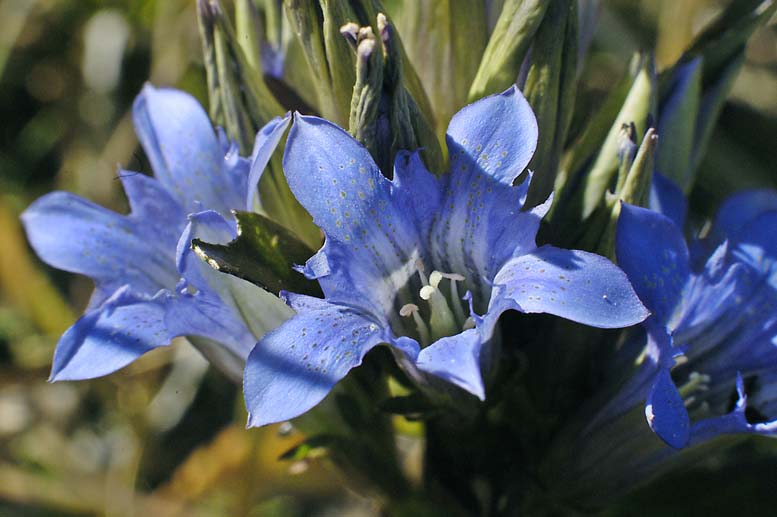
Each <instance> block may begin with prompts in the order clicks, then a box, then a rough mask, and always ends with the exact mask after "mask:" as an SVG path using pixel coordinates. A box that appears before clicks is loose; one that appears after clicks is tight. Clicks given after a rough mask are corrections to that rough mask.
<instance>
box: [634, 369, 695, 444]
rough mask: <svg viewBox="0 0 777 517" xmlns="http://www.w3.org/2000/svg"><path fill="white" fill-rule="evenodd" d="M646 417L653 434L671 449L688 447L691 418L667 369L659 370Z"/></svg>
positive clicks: (651, 391) (648, 399)
mask: <svg viewBox="0 0 777 517" xmlns="http://www.w3.org/2000/svg"><path fill="white" fill-rule="evenodd" d="M645 417H646V418H647V421H648V424H649V425H650V428H651V429H652V430H653V432H655V433H656V434H657V435H658V437H659V438H661V439H662V440H664V441H665V442H666V443H667V445H669V446H670V447H673V448H675V449H682V448H683V447H685V446H686V445H688V441H689V440H690V433H691V431H690V428H691V421H690V417H689V416H688V411H687V410H686V409H685V402H683V398H682V397H681V396H680V392H679V391H677V386H675V384H674V382H673V381H672V376H671V375H670V373H669V369H667V368H661V370H659V372H658V375H657V376H656V381H655V383H654V384H653V386H652V388H651V389H650V393H649V394H648V397H647V402H646V404H645Z"/></svg>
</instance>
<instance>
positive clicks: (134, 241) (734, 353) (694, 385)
mask: <svg viewBox="0 0 777 517" xmlns="http://www.w3.org/2000/svg"><path fill="white" fill-rule="evenodd" d="M476 3H477V2H474V3H473V5H474V4H476ZM585 3H586V2H574V1H571V2H567V1H558V2H557V1H554V2H523V3H521V2H505V3H504V6H503V8H502V10H501V14H499V16H498V17H497V16H494V18H498V20H497V22H496V24H495V25H494V24H490V25H493V26H490V25H489V22H488V16H486V13H487V11H490V10H491V9H492V6H490V2H485V3H484V4H483V5H482V6H481V7H484V9H483V10H482V12H481V15H482V19H475V18H473V19H472V20H469V19H465V18H466V17H462V16H461V12H458V11H457V12H453V11H450V12H449V11H448V8H447V7H445V8H443V7H440V8H439V9H434V10H430V11H434V17H437V16H442V18H444V20H443V22H444V23H443V22H441V23H440V24H439V25H440V26H445V27H450V30H448V31H444V32H445V34H446V35H447V36H446V38H447V39H448V40H449V41H446V42H444V44H440V45H439V47H440V48H439V49H438V48H436V47H435V48H432V47H434V45H432V47H429V46H428V45H427V43H428V42H427V40H426V39H425V38H423V37H420V36H419V34H420V33H421V32H423V31H420V30H417V31H416V32H413V31H410V32H409V33H406V34H408V35H409V36H410V39H409V41H408V44H407V45H406V46H405V45H403V43H402V42H401V41H400V39H399V34H400V32H401V31H400V30H399V29H398V28H397V27H395V26H394V25H393V22H392V21H391V17H390V16H387V14H386V13H381V12H379V8H378V6H379V2H377V3H376V2H362V1H361V0H359V1H354V2H338V1H332V2H323V1H322V2H319V3H315V2H313V3H308V2H284V3H283V9H284V10H285V11H286V14H287V15H288V19H287V22H288V26H286V25H287V24H286V22H281V21H280V20H281V19H282V18H279V17H277V16H275V15H278V14H279V12H276V11H277V10H278V8H279V6H280V5H281V3H280V2H277V3H276V2H268V3H267V5H266V6H265V7H266V11H262V13H261V15H260V13H259V12H254V11H253V10H252V9H254V8H255V7H256V6H255V5H254V4H253V3H251V2H246V3H239V6H238V7H239V8H238V9H236V12H237V13H243V14H242V15H245V16H248V17H249V18H250V22H248V21H246V20H247V19H243V20H242V21H243V22H244V23H239V24H238V31H235V30H234V29H233V28H232V25H231V23H232V22H231V20H230V17H229V16H226V15H225V13H224V11H223V10H222V8H221V7H220V5H219V2H217V1H216V0H208V1H205V0H201V1H199V2H198V3H197V8H198V15H199V17H200V29H201V33H202V36H203V50H204V53H205V60H204V61H205V65H206V72H207V74H208V89H209V96H210V103H211V116H212V117H213V118H214V120H211V119H210V118H209V116H208V115H207V114H206V113H205V111H204V110H203V108H202V107H201V106H200V105H199V104H198V103H197V101H196V100H194V98H193V97H191V96H190V95H188V94H186V93H184V92H181V91H177V90H172V89H165V88H159V89H157V88H154V87H152V86H146V87H144V89H143V91H142V92H141V93H140V95H139V96H138V97H137V99H136V100H135V104H134V107H133V116H134V122H135V126H136V130H137V134H138V138H139V140H140V143H141V145H142V147H143V150H144V151H145V153H146V155H147V156H148V159H149V161H150V163H151V166H152V168H153V173H154V177H152V176H150V175H146V174H144V173H143V171H141V172H132V171H125V170H120V171H119V173H118V176H119V179H120V180H121V183H122V185H123V187H124V191H125V193H126V196H127V199H128V202H129V207H130V213H129V214H128V215H120V214H117V213H114V212H111V211H108V210H106V209H104V208H102V207H100V206H97V205H95V204H94V203H91V202H90V201H87V200H85V199H82V198H80V197H77V196H75V195H73V194H70V193H66V192H54V193H51V194H48V195H46V196H44V197H42V198H41V199H39V200H37V201H35V202H34V203H33V204H32V205H31V206H30V207H29V208H28V209H27V210H26V211H25V212H24V213H23V215H22V223H23V225H24V227H25V229H26V231H27V235H28V238H29V241H30V243H31V245H32V247H33V249H34V250H35V251H36V252H37V254H38V255H39V256H40V257H41V259H42V260H43V261H44V262H46V263H48V264H50V265H51V266H54V267H56V268H59V269H62V270H65V271H69V272H73V273H78V274H82V275H86V276H88V277H90V278H91V279H92V280H94V283H95V290H94V293H93V295H92V298H91V300H90V302H89V305H88V307H87V308H86V311H85V313H84V315H83V316H82V317H81V318H79V319H78V321H76V322H75V324H74V325H73V326H72V327H71V328H69V329H68V330H67V331H66V332H65V333H64V335H63V336H62V337H61V338H60V340H59V343H58V344H57V348H56V352H55V355H54V361H53V367H52V373H51V380H52V381H60V380H78V379H87V378H94V377H98V376H103V375H107V374H110V373H112V372H115V371H116V370H118V369H120V368H122V367H124V366H126V365H128V364H129V363H131V362H132V361H134V360H135V359H137V358H138V357H140V356H141V355H143V354H144V353H146V352H148V351H150V350H152V349H155V348H157V347H160V346H166V345H169V344H170V343H171V341H172V340H173V339H174V338H177V337H185V338H186V339H187V340H189V341H190V342H191V343H192V344H193V345H194V346H195V347H196V348H197V349H198V350H199V351H200V352H201V353H202V354H203V355H204V356H205V357H206V358H207V359H208V360H209V361H211V362H212V363H213V364H214V365H215V366H216V367H218V368H219V369H221V370H222V371H223V372H224V373H225V374H226V375H227V376H229V377H230V379H231V380H233V381H234V382H236V383H242V386H243V395H244V400H245V405H246V407H247V410H248V426H249V427H251V426H264V425H269V424H274V423H280V422H285V421H288V420H292V419H294V425H296V426H298V427H299V428H300V429H302V430H303V432H304V433H306V434H307V435H308V436H307V437H306V441H305V442H303V443H302V444H301V445H300V446H299V447H298V448H296V449H295V450H293V451H290V453H289V454H287V455H286V456H287V457H294V458H295V459H299V458H304V459H306V458H307V457H308V456H306V454H307V455H309V454H310V451H311V450H313V449H326V450H327V451H328V452H330V453H331V454H330V457H331V458H333V459H334V462H335V463H336V464H338V465H339V466H340V467H343V468H344V470H346V471H347V472H349V474H350V473H354V474H355V476H354V477H358V478H359V481H364V480H366V481H367V482H368V483H369V486H370V488H371V489H374V490H375V493H376V494H377V495H378V497H379V498H380V499H381V500H382V501H383V502H387V504H386V507H387V508H389V507H390V508H392V509H396V508H416V506H415V505H419V506H418V508H420V509H422V510H429V511H427V512H426V513H431V509H432V508H431V507H432V506H433V507H434V510H438V508H437V506H439V507H445V508H446V509H449V510H450V513H453V514H474V513H478V512H480V513H482V514H489V515H491V514H494V515H512V514H517V513H526V514H531V515H535V514H543V515H545V514H547V515H551V514H552V515H557V514H564V512H567V511H573V510H574V511H578V510H581V509H584V510H587V509H599V508H601V507H604V506H606V505H607V504H609V503H610V502H612V501H616V500H617V499H618V498H619V497H622V496H623V494H625V493H628V492H629V491H630V490H632V489H634V488H635V487H637V486H639V485H642V484H644V483H646V482H647V481H649V480H650V479H651V478H652V477H654V476H655V475H657V474H659V473H662V472H665V471H668V470H670V469H671V468H672V467H675V466H678V465H682V466H687V465H690V464H692V462H693V461H695V460H696V459H698V456H699V454H698V452H699V451H700V450H701V448H700V447H699V446H700V445H716V444H718V443H720V440H716V439H717V438H718V437H720V436H722V435H731V434H739V435H774V434H776V433H777V242H775V240H774V239H773V237H772V236H773V235H774V234H775V232H777V193H775V192H771V191H766V190H758V191H747V192H743V193H740V194H737V195H735V196H733V197H731V198H729V199H728V200H727V201H726V202H725V203H724V204H723V206H722V207H721V208H720V210H719V212H718V213H717V216H716V217H715V218H714V221H713V222H712V223H710V224H699V221H700V220H701V218H702V217H703V215H704V212H705V211H706V209H699V207H698V206H696V205H692V206H691V207H690V208H689V206H687V202H686V197H687V193H688V192H690V190H691V189H692V188H693V182H694V180H695V176H696V173H697V170H698V168H699V167H698V166H699V163H700V160H701V158H702V156H703V155H704V151H705V149H706V146H707V144H708V143H709V140H710V135H711V134H712V133H711V132H712V128H713V126H714V121H715V119H716V117H717V116H718V114H719V113H720V110H721V107H722V105H723V101H724V99H725V95H726V92H727V91H728V89H729V88H730V86H731V83H732V80H731V79H732V77H733V73H734V72H735V71H736V67H737V66H738V65H739V63H740V62H741V59H740V58H741V55H742V54H741V53H742V48H744V41H746V39H747V37H749V34H750V33H751V32H752V30H754V27H755V26H757V24H758V23H760V22H761V21H763V20H765V19H768V16H770V15H771V13H774V12H775V11H776V10H777V4H774V3H768V2H764V4H767V3H768V4H769V5H768V6H765V7H763V8H759V9H756V10H754V11H753V12H751V13H747V16H744V17H743V13H745V12H746V11H747V9H745V8H733V7H732V8H731V9H730V10H727V11H726V12H725V13H724V18H725V19H728V20H734V21H736V23H733V22H732V27H735V28H736V30H734V29H732V32H730V33H729V32H726V31H722V32H721V31H719V30H718V29H719V28H720V27H724V25H720V26H719V27H718V26H715V27H717V29H715V30H710V31H709V32H705V33H703V34H702V35H701V36H700V37H699V39H698V42H697V44H696V45H694V46H693V47H692V49H691V50H689V52H688V54H687V55H685V56H683V58H682V59H681V60H679V61H678V63H676V64H675V65H674V66H672V67H671V68H669V69H668V71H667V73H666V74H665V75H664V76H662V77H661V84H660V86H661V87H660V88H659V77H658V76H657V75H656V72H655V65H654V62H653V60H652V58H650V56H648V55H641V56H637V57H636V58H635V60H634V63H633V66H632V69H631V70H630V72H629V74H627V76H626V77H625V79H624V81H623V82H622V83H621V84H619V85H618V86H617V87H616V88H613V91H612V92H611V97H610V99H608V100H607V102H606V103H604V105H603V106H601V110H600V109H599V108H598V107H597V108H596V109H594V110H589V109H588V107H586V106H583V107H579V106H577V107H575V109H573V107H572V106H573V105H574V104H575V102H573V98H574V97H575V96H576V88H577V86H578V77H579V76H580V74H579V73H578V72H579V70H578V63H577V59H578V56H579V49H580V48H581V47H582V48H584V47H585V46H586V42H585V40H586V39H587V38H588V37H587V36H585V33H587V32H590V29H591V26H590V25H591V20H587V21H586V19H583V20H582V22H581V23H579V22H578V20H579V18H578V13H577V9H578V8H582V6H583V4H585ZM276 4H277V5H276ZM400 4H402V5H403V6H404V7H405V8H406V10H407V12H411V15H410V16H409V18H410V19H412V20H413V23H419V24H421V22H422V21H423V20H422V18H423V16H421V14H420V11H418V12H416V11H413V9H421V10H424V9H426V8H422V7H418V6H416V4H419V5H420V4H424V3H423V2H404V3H401V2H400ZM485 4H489V5H488V7H486V6H485ZM500 5H501V4H500ZM589 7H590V6H589ZM451 9H453V8H452V7H451ZM438 11H439V12H438ZM413 12H415V16H414V15H413V14H412V13H413ZM446 12H447V15H445V16H448V17H447V18H446V17H445V16H443V14H445V13H446ZM440 13H443V14H440ZM492 14H495V13H492ZM254 15H256V16H254ZM589 15H590V13H589ZM430 16H432V15H431V14H430ZM584 18H589V17H584ZM260 19H263V20H264V22H267V23H270V22H272V23H275V22H277V26H274V27H273V30H265V31H257V33H256V34H254V33H253V32H252V29H251V27H252V26H253V24H254V22H256V23H259V20H260ZM403 21H404V23H405V24H408V21H407V19H404V20H403ZM357 22H358V23H357ZM478 24H480V25H479V26H480V27H481V29H482V31H486V32H488V33H490V34H491V36H490V39H489V41H488V43H486V40H485V39H484V38H482V36H483V34H480V35H479V36H481V38H480V39H481V40H482V41H481V43H482V45H481V47H482V48H480V49H479V50H477V49H474V50H473V49H470V48H468V46H467V45H466V44H465V45H461V42H460V41H453V39H454V37H457V36H458V34H459V32H457V31H459V30H461V31H465V32H466V34H468V35H469V36H470V37H472V38H473V45H474V42H475V39H476V37H477V36H478V29H477V26H478ZM319 25H321V27H319ZM421 25H423V24H421ZM421 25H419V27H420V26H421ZM406 26H407V25H406ZM410 26H414V25H413V24H410ZM433 26H434V25H430V26H429V27H433ZM336 27H340V31H337V30H333V29H334V28H336ZM400 27H401V22H400ZM456 27H458V28H456ZM486 29H487V30H486ZM289 30H291V31H292V32H293V33H294V34H291V33H289V34H286V32H288V31H289ZM748 31H750V32H748ZM448 33H450V34H448ZM294 35H295V36H296V37H297V39H298V40H299V41H296V40H295V41H296V43H293V42H292V39H291V38H290V36H294ZM243 36H246V37H245V38H243ZM435 38H436V36H434V37H431V36H430V37H429V41H433V40H435ZM721 41H722V42H723V44H721ZM732 42H733V43H732ZM438 43H439V42H438ZM254 44H256V45H254ZM292 44H295V45H296V44H299V45H298V46H297V47H292V46H291V45H292ZM292 48H293V49H294V52H295V53H300V52H301V57H302V58H304V59H305V60H306V61H307V63H306V65H307V68H306V69H305V70H304V71H300V70H288V69H287V66H292V67H293V66H296V65H295V64H294V63H297V62H298V61H299V59H300V56H292V55H291V54H289V56H287V55H286V52H287V51H289V52H291V51H292ZM733 48H736V49H737V50H736V52H734V51H733V50H732V49H733ZM408 49H409V50H408ZM440 49H444V52H443V51H441V50H440ZM472 52H474V54H473V55H474V58H472V59H474V60H471V59H470V57H471V56H470V53H472ZM721 52H722V53H723V54H721V55H717V53H721ZM440 53H443V54H445V56H446V59H447V61H445V63H446V64H445V66H440V63H437V62H434V63H433V65H434V66H432V65H431V64H430V63H429V62H427V61H426V57H427V54H429V55H436V54H440ZM410 54H412V55H413V56H414V58H415V59H416V61H415V62H413V61H414V60H413V59H409V58H408V56H409V55H410ZM287 57H288V58H289V59H288V60H287V59H286V58H287ZM292 57H293V59H292ZM481 57H482V60H481V61H480V64H479V65H477V60H478V59H480V58H481ZM470 61H472V62H471V63H470ZM418 63H425V64H426V65H427V66H420V67H419V66H418ZM449 65H450V66H449ZM453 65H456V66H453ZM473 65H474V66H473ZM414 66H415V67H417V68H418V70H416V69H414ZM288 72H293V73H291V74H290V73H288ZM297 74H300V75H299V77H298V76H297ZM305 74H307V75H305ZM300 77H303V79H302V80H301V82H299V83H295V81H296V80H297V79H299V78H300ZM516 78H517V80H516ZM424 81H425V82H426V83H427V84H422V83H423V82H424ZM448 82H450V83H452V84H451V89H450V91H446V92H441V93H439V94H434V95H429V92H428V91H426V90H428V89H429V84H446V83H448ZM308 85H311V86H312V91H310V92H308V91H305V90H303V89H302V88H305V87H307V86H308ZM300 92H301V93H303V94H304V95H302V96H300V95H298V93H300ZM498 92H502V93H498ZM583 98H585V97H583ZM578 104H580V103H579V102H578ZM578 108H579V109H578ZM295 109H296V110H297V111H296V112H294V114H293V115H291V114H290V112H292V111H294V110H295ZM287 110H288V113H287V114H286V115H285V116H282V117H278V116H276V115H278V114H281V113H284V112H286V111H287ZM300 112H304V113H305V114H301V113H300ZM591 112H594V115H593V116H592V119H591V120H588V121H586V120H584V119H585V118H586V115H588V114H589V113H591ZM312 114H318V115H322V116H317V115H312ZM273 117H275V118H273ZM654 122H655V124H654ZM214 123H217V124H222V125H223V126H224V127H225V128H226V129H225V130H222V129H221V128H216V129H214ZM446 124H447V129H446ZM576 126H580V127H576ZM251 149H253V151H252V152H251ZM249 152H250V154H251V155H250V156H245V155H247V154H249ZM241 154H242V156H241ZM266 171H267V172H266ZM686 219H689V220H690V221H691V223H687V222H686ZM686 232H687V233H686ZM686 235H692V236H693V237H692V238H690V239H688V240H687V239H686ZM316 248H318V249H317V251H315V249H316ZM574 248H579V249H574ZM508 312H509V313H510V314H509V315H507V314H506V313H508ZM539 314H542V316H539ZM306 414H308V415H309V416H308V417H305V416H304V415H306ZM389 415H390V416H389ZM402 419H404V420H402ZM403 440H406V441H408V442H413V443H414V444H415V445H417V446H418V447H416V451H417V450H423V451H424V454H423V455H418V456H422V460H421V461H419V460H418V458H416V459H415V464H421V466H420V467H417V468H416V470H415V471H412V464H413V463H414V461H412V460H408V456H409V455H410V454H409V453H408V452H407V450H403V447H402V445H403ZM397 444H399V445H397ZM405 449H410V447H406V448H405ZM411 471H412V472H411ZM424 499H430V500H434V504H432V505H430V507H428V508H427V507H426V506H424V505H422V504H421V503H420V502H419V501H422V500H424ZM389 503H390V504H389ZM392 505H393V506H392ZM400 513H401V512H400Z"/></svg>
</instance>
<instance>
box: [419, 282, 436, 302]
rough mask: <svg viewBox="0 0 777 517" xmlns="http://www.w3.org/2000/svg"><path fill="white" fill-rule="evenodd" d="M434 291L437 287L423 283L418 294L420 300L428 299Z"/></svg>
mask: <svg viewBox="0 0 777 517" xmlns="http://www.w3.org/2000/svg"><path fill="white" fill-rule="evenodd" d="M436 291H437V289H435V288H434V287H432V286H431V285H425V286H423V287H422V288H421V292H420V293H419V294H420V295H421V299H422V300H429V299H430V298H431V297H432V295H433V294H434V293H435V292H436Z"/></svg>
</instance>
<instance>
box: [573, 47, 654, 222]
mask: <svg viewBox="0 0 777 517" xmlns="http://www.w3.org/2000/svg"><path fill="white" fill-rule="evenodd" d="M656 97H657V86H656V76H655V67H654V63H653V58H652V56H646V57H645V58H644V59H643V60H642V65H641V66H640V70H639V73H638V74H637V77H636V78H635V79H634V82H633V83H632V85H631V89H630V90H629V94H628V95H627V96H626V100H625V101H624V103H623V106H622V107H621V109H620V112H619V113H618V116H617V117H616V118H615V122H614V123H613V125H612V126H611V128H610V131H609V133H608V134H607V138H605V140H604V143H603V144H602V147H601V150H600V151H599V154H598V155H597V156H596V160H595V161H594V164H593V166H592V167H591V171H590V172H589V173H588V177H587V178H586V179H585V182H584V186H583V191H582V196H583V198H582V212H581V216H582V219H587V218H588V217H589V216H590V215H591V213H592V212H593V211H594V209H596V207H597V206H599V204H601V202H602V201H603V200H604V193H605V192H606V190H607V189H608V188H610V185H611V184H612V181H613V178H614V177H615V174H616V173H617V171H618V146H619V138H620V136H619V135H620V132H621V128H622V127H623V125H624V124H632V123H633V124H634V125H635V126H636V128H637V134H638V135H644V134H645V131H646V129H647V127H648V121H649V119H654V118H655V106H656Z"/></svg>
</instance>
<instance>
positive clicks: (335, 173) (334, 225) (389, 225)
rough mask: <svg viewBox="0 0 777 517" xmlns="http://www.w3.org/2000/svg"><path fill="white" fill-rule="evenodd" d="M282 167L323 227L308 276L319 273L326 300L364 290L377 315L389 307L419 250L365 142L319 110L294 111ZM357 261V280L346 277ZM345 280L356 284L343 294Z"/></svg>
mask: <svg viewBox="0 0 777 517" xmlns="http://www.w3.org/2000/svg"><path fill="white" fill-rule="evenodd" d="M283 168H284V171H285V173H286V178H287V180H288V183H289V187H290V188H291V191H292V192H293V193H294V195H295V196H296V198H297V199H298V200H299V202H300V203H301V204H302V206H303V207H305V209H306V210H307V211H308V212H309V213H310V214H311V215H312V216H313V219H314V221H315V223H316V225H318V226H319V227H320V228H321V229H322V230H323V231H324V233H325V235H326V244H325V246H324V248H322V250H321V251H320V252H319V253H318V254H317V256H316V257H314V258H313V259H311V262H310V263H309V264H308V268H307V270H306V273H307V274H308V276H311V275H314V277H315V278H318V279H319V283H320V284H321V288H322V289H323V291H324V293H325V294H326V297H327V299H328V300H330V301H333V302H338V301H343V302H346V303H353V301H354V300H355V299H359V298H365V299H366V300H367V301H366V302H365V304H366V305H368V306H369V307H370V310H373V311H374V313H375V314H376V315H377V314H386V312H387V311H388V310H390V308H391V306H392V305H393V303H394V295H395V293H396V292H397V291H398V290H399V289H400V288H402V287H403V286H404V285H405V284H406V283H407V281H408V279H409V278H410V276H411V275H412V274H414V272H415V262H416V261H417V259H418V257H419V250H420V244H419V242H418V234H417V231H416V229H415V226H414V225H413V223H412V220H411V219H410V216H409V214H407V213H406V212H405V211H404V210H402V208H401V204H400V203H399V202H398V201H397V200H395V199H394V198H392V196H391V187H392V186H391V182H390V181H389V180H387V179H386V178H385V177H384V176H383V175H382V174H381V173H380V171H379V170H378V168H377V166H376V165H375V163H374V161H373V160H372V157H371V156H370V154H369V153H368V152H367V150H366V149H364V147H362V146H361V145H360V144H359V143H358V142H356V141H355V140H354V139H353V138H352V137H351V136H350V135H348V134H347V133H346V132H345V131H343V130H342V129H340V128H339V127H337V126H335V125H334V124H332V123H331V122H328V121H326V120H323V119H320V118H317V117H305V116H299V115H298V116H296V117H295V122H294V125H293V127H292V128H291V131H290V133H289V139H288V141H287V144H286V153H285V155H284V158H283ZM338 261H340V262H342V266H341V267H338V265H337V263H338ZM356 264H358V265H359V267H358V270H359V271H360V274H359V275H358V279H359V282H354V283H351V279H352V278H354V277H355V276H356V274H355V273H354V272H353V270H352V268H353V267H354V265H356ZM341 273H342V275H341ZM344 288H347V289H353V290H356V291H353V290H352V291H351V293H350V294H349V295H347V296H346V297H345V298H343V299H342V300H341V299H340V298H339V297H338V294H337V293H340V292H341V291H342V289H344ZM355 292H358V293H359V294H362V293H363V294H364V296H363V297H361V296H359V297H356V296H354V293H355ZM357 303H358V302H357Z"/></svg>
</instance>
